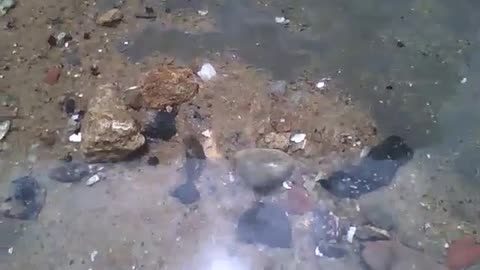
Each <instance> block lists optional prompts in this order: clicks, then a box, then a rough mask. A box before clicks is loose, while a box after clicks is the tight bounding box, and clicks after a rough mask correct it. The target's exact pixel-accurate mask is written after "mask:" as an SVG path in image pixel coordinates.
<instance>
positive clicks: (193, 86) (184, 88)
mask: <svg viewBox="0 0 480 270" xmlns="http://www.w3.org/2000/svg"><path fill="white" fill-rule="evenodd" d="M140 86H141V91H142V95H143V100H144V104H145V105H146V106H147V107H148V108H150V109H163V108H165V107H166V106H169V105H170V106H174V105H179V104H182V103H184V102H187V101H189V100H190V99H192V98H193V97H194V96H195V95H196V94H197V93H198V88H199V85H198V83H197V82H196V79H195V74H194V72H193V71H192V70H191V69H189V68H184V67H176V66H171V65H167V66H161V67H159V68H157V69H154V70H151V71H149V72H147V73H146V74H145V76H144V77H143V78H142V80H141V81H140Z"/></svg>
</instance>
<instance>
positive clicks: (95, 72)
mask: <svg viewBox="0 0 480 270" xmlns="http://www.w3.org/2000/svg"><path fill="white" fill-rule="evenodd" d="M90 74H92V75H93V76H98V75H100V70H99V69H98V66H97V65H91V66H90Z"/></svg>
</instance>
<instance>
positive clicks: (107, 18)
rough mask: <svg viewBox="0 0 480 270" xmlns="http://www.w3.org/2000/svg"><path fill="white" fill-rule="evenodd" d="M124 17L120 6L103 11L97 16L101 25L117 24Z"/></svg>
mask: <svg viewBox="0 0 480 270" xmlns="http://www.w3.org/2000/svg"><path fill="white" fill-rule="evenodd" d="M122 19H123V14H122V11H120V9H118V8H113V9H110V10H109V11H107V12H105V13H103V14H102V15H100V16H98V17H97V21H96V22H97V24H98V25H101V26H108V27H112V26H116V25H117V24H118V23H120V22H121V21H122Z"/></svg>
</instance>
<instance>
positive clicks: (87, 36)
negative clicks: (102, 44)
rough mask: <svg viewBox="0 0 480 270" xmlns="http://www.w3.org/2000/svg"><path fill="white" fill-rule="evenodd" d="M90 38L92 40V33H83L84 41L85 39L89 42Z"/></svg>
mask: <svg viewBox="0 0 480 270" xmlns="http://www.w3.org/2000/svg"><path fill="white" fill-rule="evenodd" d="M90 38H91V35H90V33H89V32H85V33H83V39H85V40H89V39H90Z"/></svg>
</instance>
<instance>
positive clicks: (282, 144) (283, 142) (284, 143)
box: [263, 132, 290, 151]
mask: <svg viewBox="0 0 480 270" xmlns="http://www.w3.org/2000/svg"><path fill="white" fill-rule="evenodd" d="M289 138H290V133H275V132H270V133H268V134H267V135H265V137H264V138H263V142H264V143H265V146H266V147H267V148H271V149H278V150H282V151H286V150H287V149H288V145H289V144H290V142H289Z"/></svg>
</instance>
